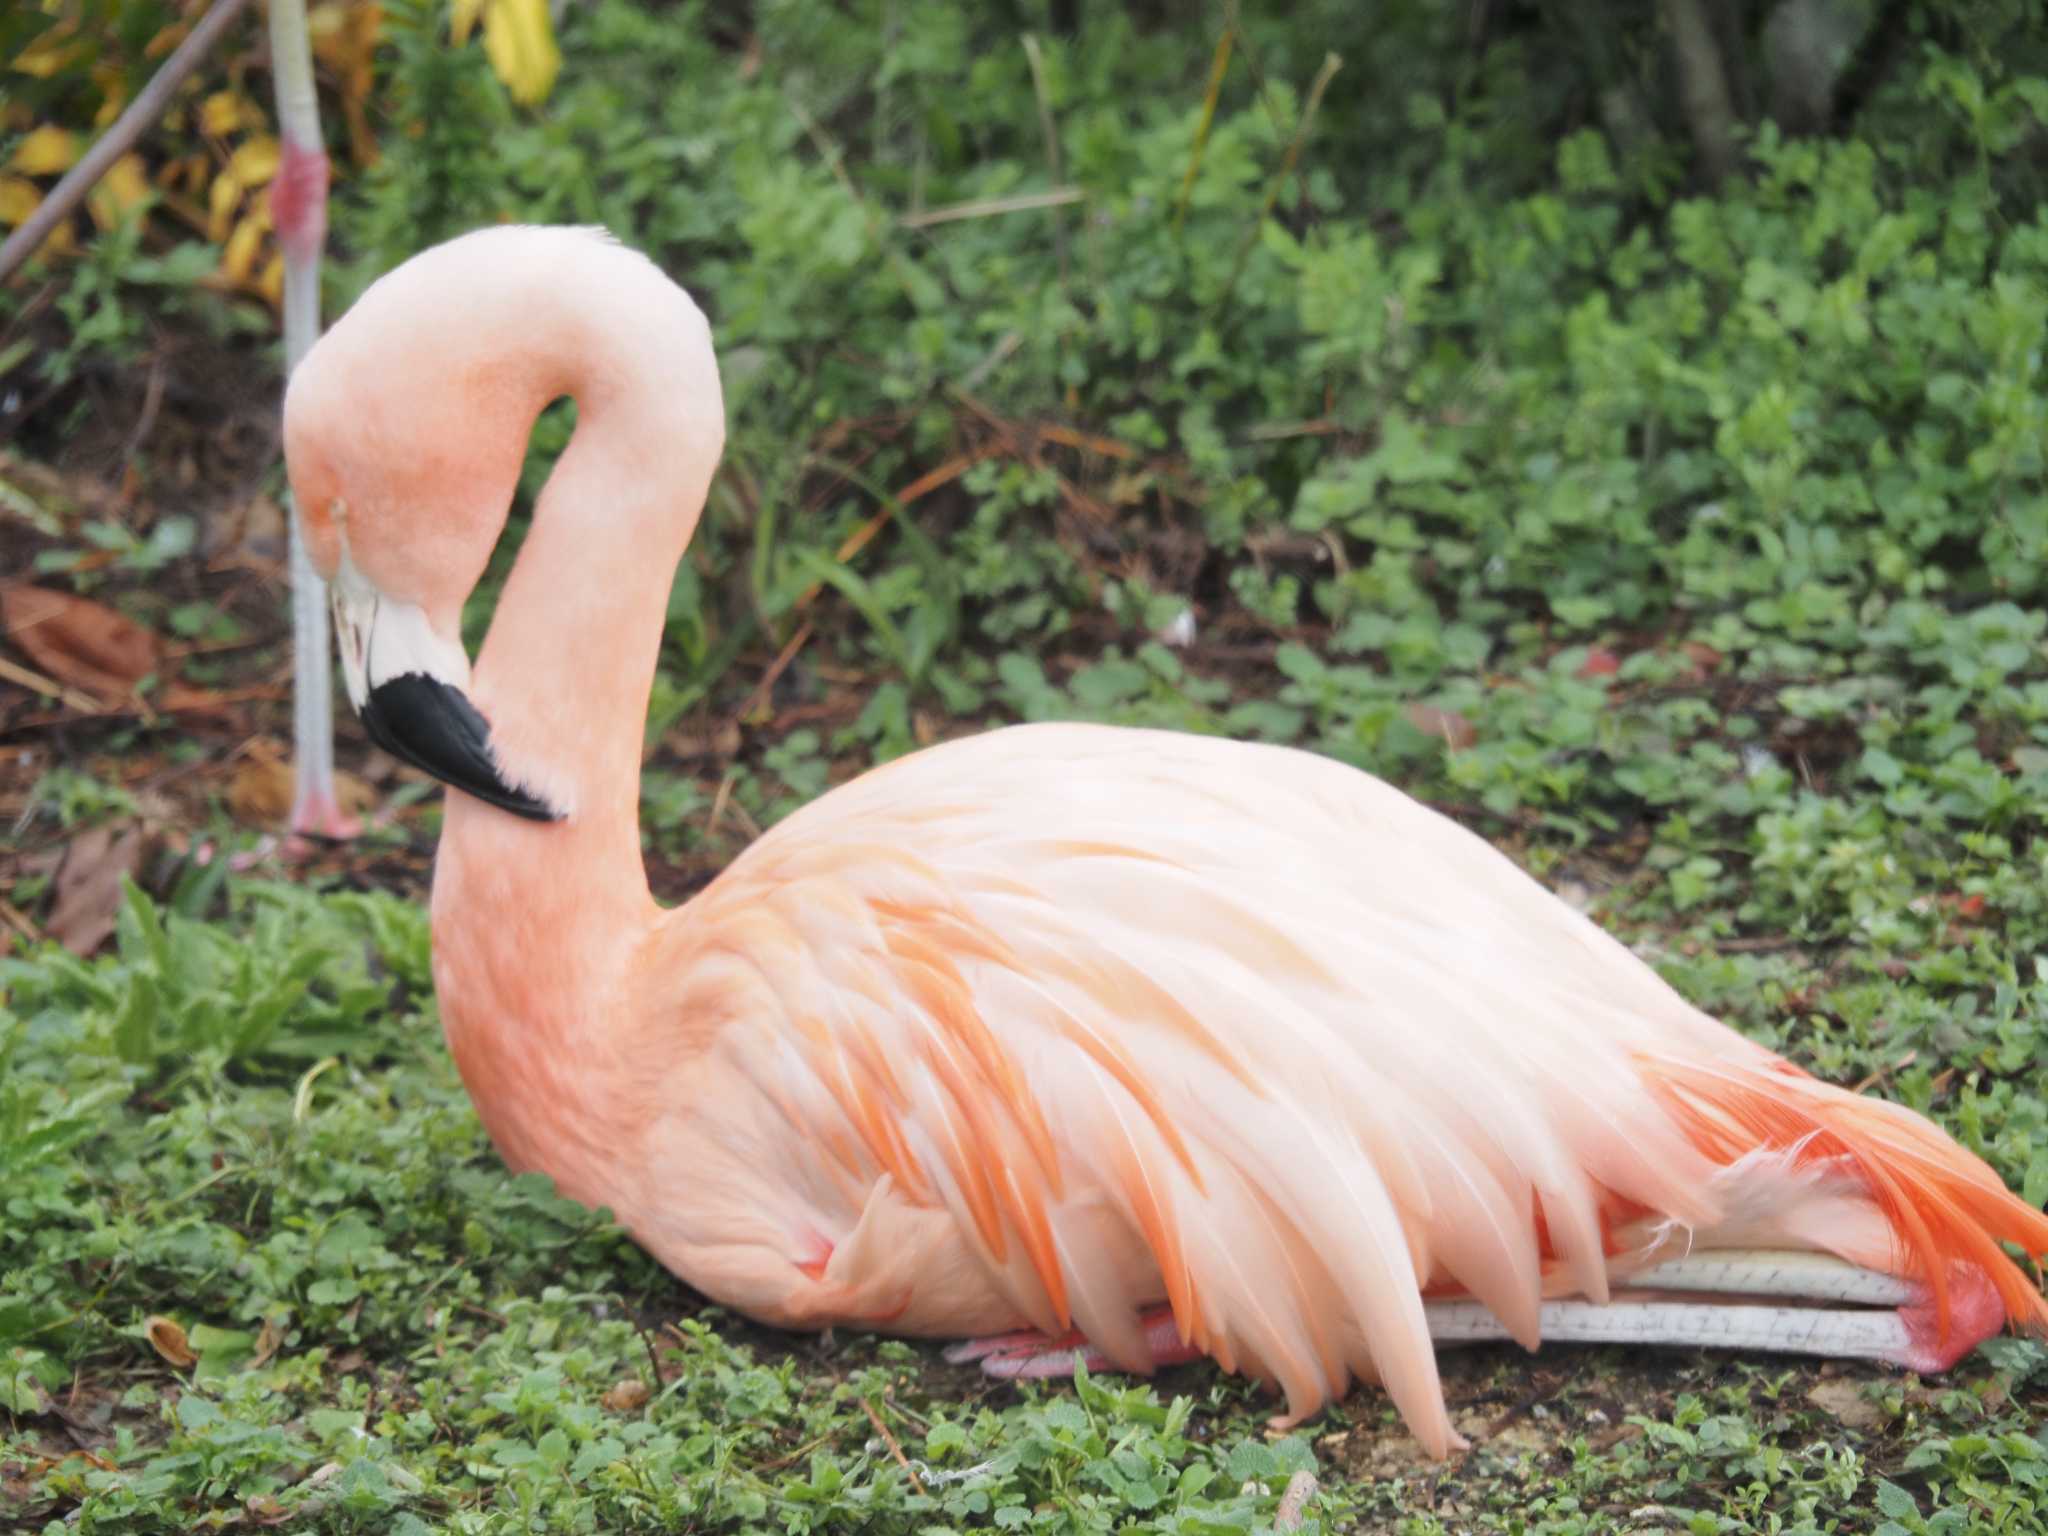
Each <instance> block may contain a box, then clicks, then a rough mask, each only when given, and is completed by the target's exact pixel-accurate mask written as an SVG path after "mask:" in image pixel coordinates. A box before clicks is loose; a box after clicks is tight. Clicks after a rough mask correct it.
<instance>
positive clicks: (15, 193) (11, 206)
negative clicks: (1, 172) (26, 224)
mask: <svg viewBox="0 0 2048 1536" xmlns="http://www.w3.org/2000/svg"><path fill="white" fill-rule="evenodd" d="M42 201H43V194H42V193H41V192H39V191H37V190H36V188H35V186H34V184H33V183H31V182H26V181H23V180H22V179H21V178H20V177H19V176H0V224H5V225H6V226H7V227H8V228H9V229H12V228H14V226H15V225H17V224H19V223H21V222H22V221H23V220H24V219H26V218H27V217H28V216H29V215H30V214H32V213H34V212H35V211H36V209H37V207H39V206H40V205H41V203H42Z"/></svg>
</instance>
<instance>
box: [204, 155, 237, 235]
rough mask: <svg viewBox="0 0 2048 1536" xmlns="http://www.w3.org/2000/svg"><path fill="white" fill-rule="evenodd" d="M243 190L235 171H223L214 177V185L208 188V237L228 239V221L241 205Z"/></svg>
mask: <svg viewBox="0 0 2048 1536" xmlns="http://www.w3.org/2000/svg"><path fill="white" fill-rule="evenodd" d="M243 190H244V189H243V187H242V184H241V183H240V182H239V181H237V180H235V173H234V172H233V171H222V172H221V173H220V175H218V176H216V177H214V178H213V185H212V186H210V187H208V188H207V189H206V238H207V239H209V240H212V241H216V242H218V241H221V240H225V239H227V237H228V221H229V220H230V219H232V218H233V217H234V216H235V209H236V208H237V207H239V206H240V205H241V201H242V192H243Z"/></svg>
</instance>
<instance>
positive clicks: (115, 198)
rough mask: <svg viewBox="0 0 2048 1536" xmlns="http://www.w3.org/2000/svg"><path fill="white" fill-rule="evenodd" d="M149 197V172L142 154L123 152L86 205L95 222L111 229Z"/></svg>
mask: <svg viewBox="0 0 2048 1536" xmlns="http://www.w3.org/2000/svg"><path fill="white" fill-rule="evenodd" d="M148 196H149V173H148V171H146V170H144V169H143V165H142V156H140V155H123V156H122V157H121V158H120V159H118V160H116V161H115V162H114V163H113V164H112V165H110V166H108V167H107V174H106V175H105V176H103V177H101V178H100V184H99V185H98V186H96V187H94V188H93V189H92V191H91V193H90V194H88V196H87V197H86V207H87V208H88V209H90V210H91V212H92V218H93V222H94V223H95V224H97V225H99V227H100V228H101V229H112V228H113V227H114V226H115V225H116V224H119V223H120V222H121V220H122V218H123V217H124V216H125V215H126V214H127V213H128V212H129V211H130V210H131V209H133V208H136V207H138V206H139V205H140V204H141V203H142V202H143V201H144V200H145V199H146V198H148Z"/></svg>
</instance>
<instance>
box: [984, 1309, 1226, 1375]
mask: <svg viewBox="0 0 2048 1536" xmlns="http://www.w3.org/2000/svg"><path fill="white" fill-rule="evenodd" d="M1139 1322H1140V1323H1141V1324H1142V1325H1143V1327H1144V1330H1145V1343H1146V1344H1147V1346H1149V1347H1150V1349H1151V1351H1152V1363H1153V1364H1154V1365H1183V1364H1185V1363H1186V1362H1188V1361H1190V1360H1200V1359H1201V1358H1202V1352H1201V1351H1200V1350H1199V1349H1196V1348H1195V1347H1194V1346H1193V1345H1192V1344H1188V1343H1185V1342H1183V1341H1182V1339H1181V1336H1180V1325H1179V1324H1177V1323H1175V1322H1174V1320H1173V1309H1172V1308H1171V1307H1163V1306H1161V1307H1152V1308H1149V1309H1148V1310H1146V1311H1145V1312H1143V1313H1142V1314H1140V1316H1139ZM1075 1355H1079V1356H1080V1357H1081V1359H1082V1360H1083V1362H1085V1363H1086V1365H1087V1367H1088V1369H1089V1370H1091V1371H1113V1370H1115V1369H1117V1367H1116V1366H1114V1365H1112V1364H1111V1363H1110V1360H1109V1357H1108V1356H1107V1355H1105V1354H1103V1352H1102V1351H1101V1350H1099V1349H1097V1348H1096V1347H1095V1346H1094V1345H1092V1344H1090V1343H1089V1342H1088V1339H1087V1336H1086V1335H1084V1334H1082V1333H1081V1332H1080V1331H1079V1330H1078V1329H1070V1330H1068V1331H1067V1332H1066V1333H1063V1334H1060V1335H1059V1336H1058V1337H1057V1338H1055V1337H1052V1336H1051V1335H1048V1334H1043V1333H1037V1332H1034V1331H1032V1330H1030V1329H1025V1330H1023V1331H1022V1332H1019V1333H999V1334H996V1335H994V1336H993V1337H990V1338H986V1339H967V1340H965V1341H963V1342H961V1343H959V1344H955V1345H954V1346H953V1347H952V1348H950V1349H948V1350H947V1351H946V1358H947V1359H948V1360H950V1361H952V1362H953V1363H954V1364H955V1365H965V1364H966V1363H967V1362H969V1361H979V1362H981V1369H982V1374H983V1375H986V1376H993V1377H995V1378H997V1379H998V1380H1001V1381H1020V1380H1031V1381H1036V1380H1042V1379H1044V1378H1046V1377H1051V1376H1068V1375H1072V1374H1073V1370H1074V1356H1075Z"/></svg>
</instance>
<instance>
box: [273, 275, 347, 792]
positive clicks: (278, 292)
mask: <svg viewBox="0 0 2048 1536" xmlns="http://www.w3.org/2000/svg"><path fill="white" fill-rule="evenodd" d="M256 291H257V292H258V293H260V294H262V295H263V297H264V298H266V299H268V300H269V301H270V307H271V308H272V309H282V308H283V307H284V257H283V255H282V254H280V253H277V252H273V253H272V254H271V257H270V260H269V261H268V262H266V263H265V264H264V267H263V275H262V276H261V277H259V278H257V279H256ZM340 777H341V776H340V775H337V776H336V778H337V781H339V778H340Z"/></svg>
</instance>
